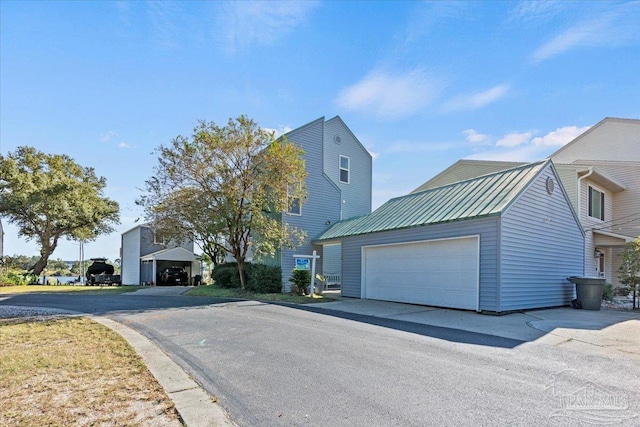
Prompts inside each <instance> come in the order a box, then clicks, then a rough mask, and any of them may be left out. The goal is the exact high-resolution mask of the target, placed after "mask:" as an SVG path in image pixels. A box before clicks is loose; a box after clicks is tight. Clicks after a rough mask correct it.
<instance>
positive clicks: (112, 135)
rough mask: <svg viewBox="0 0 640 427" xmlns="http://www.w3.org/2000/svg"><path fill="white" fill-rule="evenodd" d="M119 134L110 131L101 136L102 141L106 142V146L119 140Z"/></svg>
mask: <svg viewBox="0 0 640 427" xmlns="http://www.w3.org/2000/svg"><path fill="white" fill-rule="evenodd" d="M118 136H120V135H118V132H116V131H114V130H108V131H106V132H105V133H101V134H100V141H101V142H104V143H105V144H108V143H109V142H111V141H113V140H114V139H116V138H118Z"/></svg>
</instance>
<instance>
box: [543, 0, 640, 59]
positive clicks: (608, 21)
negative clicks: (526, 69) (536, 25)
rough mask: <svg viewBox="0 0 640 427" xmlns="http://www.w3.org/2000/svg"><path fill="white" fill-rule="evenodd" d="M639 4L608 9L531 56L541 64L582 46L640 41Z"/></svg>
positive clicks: (632, 3)
mask: <svg viewBox="0 0 640 427" xmlns="http://www.w3.org/2000/svg"><path fill="white" fill-rule="evenodd" d="M639 14H640V2H631V3H626V4H623V5H621V6H619V7H616V8H607V10H606V12H599V13H598V15H597V16H596V17H593V18H589V19H585V20H583V21H581V22H579V23H578V24H576V25H574V26H572V27H570V28H567V29H566V30H564V31H562V32H561V33H560V34H558V35H556V36H555V37H553V38H552V39H551V40H549V41H548V42H546V43H544V44H543V45H542V46H540V47H539V48H538V49H536V50H535V51H534V52H533V54H532V59H533V60H534V62H542V61H545V60H547V59H550V58H553V57H554V56H557V55H560V54H562V53H564V52H567V51H569V50H571V49H575V48H580V47H598V46H607V47H612V46H622V45H627V44H632V45H635V44H638V43H639V41H640V25H639V24H638V15H639Z"/></svg>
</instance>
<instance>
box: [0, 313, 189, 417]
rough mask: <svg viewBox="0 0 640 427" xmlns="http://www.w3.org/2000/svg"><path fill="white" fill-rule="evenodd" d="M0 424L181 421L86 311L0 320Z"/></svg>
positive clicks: (120, 342) (119, 341)
mask: <svg viewBox="0 0 640 427" xmlns="http://www.w3.org/2000/svg"><path fill="white" fill-rule="evenodd" d="M0 343H2V345H0V407H1V408H2V410H1V411H0V425H2V426H25V425H32V426H35V425H38V426H45V425H46V426H71V425H74V426H84V425H91V426H138V425H144V426H180V425H182V424H181V423H180V421H179V418H178V416H177V413H176V411H175V407H174V406H173V403H172V402H171V401H170V400H169V398H168V397H167V395H166V394H165V393H164V390H163V389H162V387H161V386H160V385H159V384H158V383H157V381H156V380H155V378H154V377H153V376H152V375H151V373H150V372H149V371H148V370H147V368H146V366H145V365H144V363H143V361H142V359H141V358H140V357H139V356H138V355H137V354H136V353H135V351H134V350H133V349H132V348H131V346H130V345H129V344H128V343H127V342H126V341H125V340H124V339H123V338H122V337H121V336H120V335H118V334H116V333H115V332H113V331H111V330H110V329H108V328H107V327H105V326H103V325H100V324H98V323H96V322H93V321H91V320H89V319H87V318H83V317H74V318H62V319H49V320H45V321H12V322H4V323H0Z"/></svg>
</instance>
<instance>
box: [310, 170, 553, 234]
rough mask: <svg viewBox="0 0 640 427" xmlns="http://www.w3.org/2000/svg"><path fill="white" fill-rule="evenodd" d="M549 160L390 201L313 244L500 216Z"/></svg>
mask: <svg viewBox="0 0 640 427" xmlns="http://www.w3.org/2000/svg"><path fill="white" fill-rule="evenodd" d="M549 163H550V160H545V161H541V162H536V163H530V164H526V165H523V166H519V167H515V168H512V169H507V170H504V171H500V172H496V173H492V174H488V175H483V176H480V177H477V178H473V179H468V180H465V181H460V182H456V183H453V184H449V185H445V186H442V187H437V188H433V189H430V190H425V191H421V192H418V193H411V194H408V195H406V196H401V197H396V198H394V199H391V200H389V201H388V202H386V203H385V204H383V205H382V206H380V207H379V208H378V209H376V210H375V211H373V212H371V213H370V214H368V215H365V216H361V217H356V218H350V219H346V220H343V221H339V222H337V223H335V224H334V225H333V226H331V227H329V228H328V229H326V230H325V231H323V232H322V233H320V234H319V235H317V236H316V237H315V238H314V239H313V241H314V242H320V241H327V240H334V239H339V238H342V237H346V236H354V235H359V234H367V233H374V232H378V231H388V230H398V229H402V228H410V227H418V226H423V225H430V224H439V223H444V222H452V221H460V220H464V219H475V218H482V217H489V216H496V215H500V214H501V213H502V212H503V211H504V210H506V208H507V207H509V205H510V204H511V202H512V201H513V200H515V198H516V197H517V196H518V195H519V194H520V193H521V192H522V191H523V190H524V189H525V188H526V187H527V185H528V184H529V183H530V182H531V181H532V180H533V179H534V178H535V177H536V176H538V174H539V173H540V172H541V171H542V169H544V168H545V167H546V166H547V164H549Z"/></svg>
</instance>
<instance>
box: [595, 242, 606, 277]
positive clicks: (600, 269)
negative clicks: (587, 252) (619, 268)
mask: <svg viewBox="0 0 640 427" xmlns="http://www.w3.org/2000/svg"><path fill="white" fill-rule="evenodd" d="M604 271H605V262H604V252H603V251H602V249H599V250H598V259H597V260H596V275H597V276H598V277H602V278H604Z"/></svg>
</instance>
